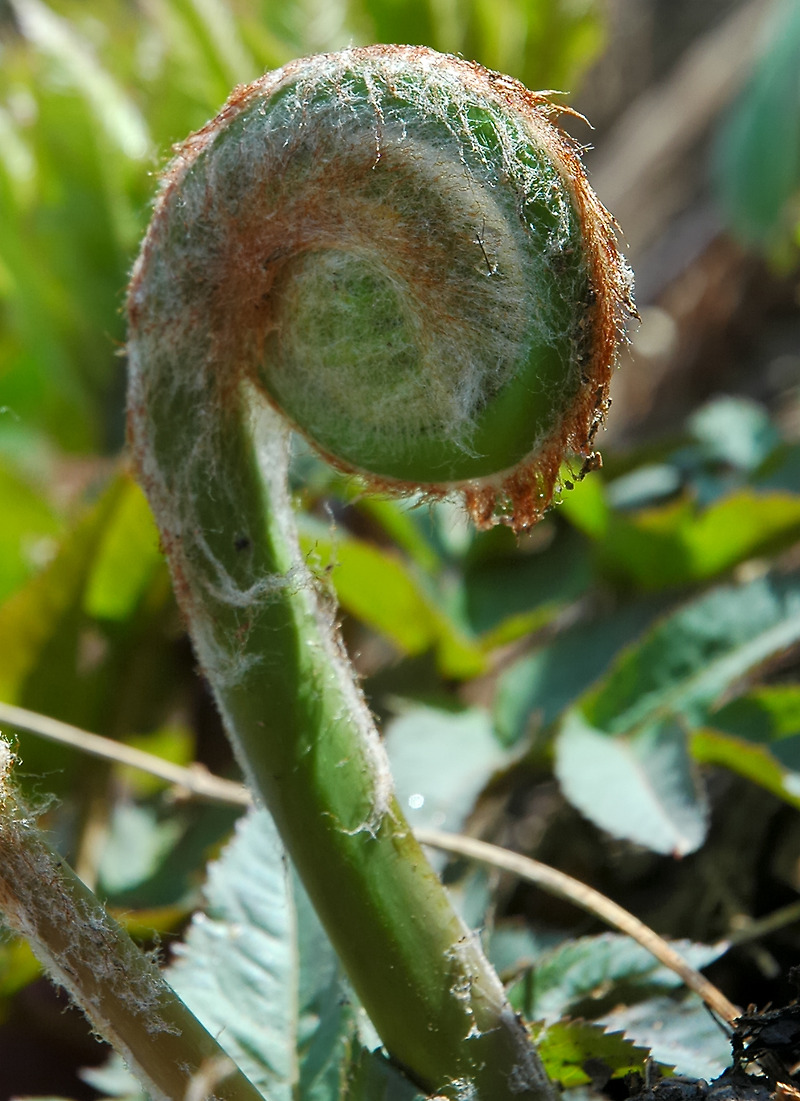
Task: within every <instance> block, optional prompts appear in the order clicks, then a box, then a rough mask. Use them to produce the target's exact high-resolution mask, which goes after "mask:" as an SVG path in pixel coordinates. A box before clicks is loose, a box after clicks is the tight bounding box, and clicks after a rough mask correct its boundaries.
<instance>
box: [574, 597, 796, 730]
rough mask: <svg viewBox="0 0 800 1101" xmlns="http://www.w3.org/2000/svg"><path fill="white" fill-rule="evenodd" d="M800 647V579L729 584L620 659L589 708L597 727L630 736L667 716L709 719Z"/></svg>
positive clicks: (669, 621) (653, 632) (671, 619)
mask: <svg viewBox="0 0 800 1101" xmlns="http://www.w3.org/2000/svg"><path fill="white" fill-rule="evenodd" d="M798 642H800V581H799V580H798V578H797V577H793V576H790V577H763V578H758V579H757V580H755V581H752V582H750V583H749V584H747V585H739V586H736V585H726V586H721V587H719V588H717V589H713V590H712V591H711V592H709V593H706V594H704V595H702V596H701V597H699V598H698V599H695V600H693V601H691V602H689V603H688V604H686V605H685V606H684V607H682V608H679V609H678V610H677V611H676V612H674V613H673V614H671V615H669V616H667V617H665V618H663V619H662V620H661V621H660V622H658V623H657V624H656V625H655V626H654V627H653V628H652V629H651V630H650V631H649V632H648V633H647V634H645V635H644V637H643V638H642V639H641V640H640V641H639V642H637V643H634V644H633V645H631V646H629V647H628V648H627V649H626V650H625V651H623V653H622V654H621V655H620V656H619V657H618V658H617V660H616V661H615V662H614V664H613V666H612V668H611V670H610V672H609V673H608V674H607V675H606V676H605V677H604V678H603V679H602V680H601V681H600V682H599V683H598V685H597V686H596V687H595V688H594V689H593V690H592V691H591V692H589V693H588V694H587V696H586V697H585V698H584V700H583V701H582V702H581V708H582V710H583V713H584V715H585V717H586V720H587V721H588V722H589V724H590V725H592V726H593V727H595V728H596V729H598V730H604V731H608V732H609V733H623V732H627V731H631V730H633V729H634V728H635V727H637V726H638V725H640V724H649V723H651V722H653V720H655V719H657V718H658V717H659V716H663V715H670V714H680V715H684V716H686V718H687V719H688V720H689V721H702V719H703V715H704V711H705V708H707V707H709V706H710V705H711V704H712V703H713V702H714V701H715V700H717V699H719V698H720V697H721V696H722V694H723V693H724V692H726V691H727V690H728V689H729V688H730V687H731V685H732V684H734V683H737V682H739V681H741V680H742V679H743V678H745V677H746V676H747V675H748V674H750V673H752V672H753V671H754V670H755V669H757V668H758V667H760V666H761V665H763V664H764V663H765V662H767V661H769V660H770V659H774V658H776V657H778V656H780V655H781V654H782V653H783V652H784V651H785V650H787V649H788V648H789V647H791V646H794V645H796V644H797V643H798Z"/></svg>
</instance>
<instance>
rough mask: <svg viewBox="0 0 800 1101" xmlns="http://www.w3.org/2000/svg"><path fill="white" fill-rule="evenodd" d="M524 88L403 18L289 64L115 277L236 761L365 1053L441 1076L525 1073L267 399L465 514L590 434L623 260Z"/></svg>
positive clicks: (522, 497)
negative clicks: (389, 748) (299, 495)
mask: <svg viewBox="0 0 800 1101" xmlns="http://www.w3.org/2000/svg"><path fill="white" fill-rule="evenodd" d="M550 111H551V108H550V107H549V105H547V104H546V102H545V101H544V100H543V99H542V97H537V96H535V95H534V94H533V93H529V92H527V91H526V90H525V89H523V88H522V87H521V86H520V85H518V84H516V83H515V82H513V81H509V80H508V79H507V78H501V77H498V75H497V74H491V73H487V72H486V71H485V70H482V69H480V67H479V66H472V65H469V64H467V63H466V62H462V61H460V60H458V59H454V58H447V57H443V56H442V55H437V54H434V53H433V51H427V50H424V49H421V48H410V47H375V48H371V49H366V50H354V51H347V52H345V53H343V54H340V55H322V56H320V57H318V58H311V59H307V60H304V61H300V62H296V63H292V64H291V65H289V66H287V67H286V68H285V69H283V70H279V71H278V72H276V73H272V74H267V76H265V77H264V78H263V80H261V81H257V82H256V83H255V84H253V85H251V86H249V87H247V88H240V89H237V90H236V91H235V92H234V94H233V95H232V97H231V99H230V101H229V102H228V104H227V105H226V106H225V108H223V110H222V112H221V113H220V115H219V116H218V117H217V118H216V119H215V120H213V121H212V122H211V123H209V124H208V126H206V127H205V128H204V129H203V130H201V131H199V132H198V133H197V134H195V135H192V136H191V137H190V138H189V139H187V141H186V142H185V143H184V145H183V146H182V147H181V148H180V150H179V151H178V155H177V157H176V159H175V161H174V162H173V164H172V166H171V167H170V169H169V171H168V173H167V175H166V176H165V180H164V185H163V188H162V192H161V195H160V198H159V200H158V203H157V206H156V211H155V214H154V217H153V219H152V222H151V225H150V229H149V232H148V235H147V238H146V239H145V242H144V245H143V247H142V251H141V253H140V256H139V259H138V261H137V264H136V267H135V269H134V273H133V277H132V281H131V287H130V293H129V316H130V332H129V344H128V351H129V359H130V379H131V381H130V389H129V434H130V443H131V451H132V454H133V457H134V461H135V463H136V466H137V471H138V475H139V478H140V480H141V482H142V484H143V486H144V488H145V490H146V492H147V494H148V497H149V500H150V503H151V507H152V508H153V511H154V514H155V517H156V521H157V523H158V526H159V530H160V532H161V539H162V545H163V548H164V550H165V552H166V554H167V556H168V558H169V562H170V567H171V570H172V576H173V581H174V584H175V589H176V593H177V596H178V599H179V602H180V604H181V607H182V609H183V612H184V614H185V616H186V619H187V621H188V625H189V628H190V632H191V634H192V638H193V640H194V644H195V648H196V651H197V654H198V657H199V659H200V662H201V665H202V667H203V669H204V671H205V673H206V675H207V677H208V679H209V682H210V684H211V686H212V688H213V690H214V694H215V697H216V700H217V703H218V705H219V708H220V711H221V713H222V715H223V718H224V720H225V725H226V728H227V730H228V733H229V735H230V736H231V738H232V740H233V743H234V746H235V748H236V750H237V754H238V757H239V760H240V762H241V764H242V767H243V769H244V771H245V773H246V775H247V777H248V779H249V782H250V783H251V785H252V786H253V789H254V790H255V791H256V792H257V793H258V794H259V796H260V797H261V798H262V799H263V801H264V802H265V804H266V805H267V806H268V808H269V809H270V811H271V812H272V814H273V816H274V817H275V820H276V822H277V825H278V828H279V830H280V832H281V835H282V837H283V840H284V842H285V844H286V847H287V850H288V852H289V854H290V855H291V857H292V859H293V860H294V862H295V864H296V865H297V868H298V870H299V872H300V875H301V877H302V879H303V882H304V885H305V887H306V889H307V891H308V893H309V895H310V897H311V899H312V901H313V903H314V905H315V907H316V908H317V910H318V913H319V914H320V917H321V918H322V921H323V923H324V925H325V927H326V929H327V931H328V934H329V936H330V938H331V940H332V942H333V944H334V946H335V948H336V950H337V951H338V953H339V955H340V957H341V959H342V961H343V963H344V965H345V967H346V969H347V972H348V974H349V977H350V979H351V981H352V983H353V985H354V987H355V990H356V992H357V994H358V996H359V997H360V999H361V1001H362V1002H363V1004H364V1006H365V1008H366V1010H367V1012H368V1013H369V1015H370V1017H371V1018H372V1020H373V1022H374V1024H375V1026H376V1028H377V1030H378V1032H379V1033H380V1035H381V1038H382V1040H383V1042H384V1043H385V1045H386V1047H387V1048H388V1050H389V1052H390V1054H391V1055H392V1057H393V1058H394V1059H395V1060H396V1061H397V1062H399V1063H400V1064H402V1065H403V1066H404V1067H405V1069H406V1071H407V1072H408V1074H409V1075H410V1076H411V1078H412V1079H413V1080H414V1081H415V1082H417V1083H418V1084H419V1085H420V1086H422V1087H423V1088H425V1089H427V1090H428V1091H438V1092H439V1093H440V1094H444V1095H446V1096H448V1097H451V1098H453V1099H456V1098H459V1099H462V1101H463V1099H465V1098H480V1099H482V1101H506V1099H507V1101H510V1099H511V1098H536V1099H537V1101H543V1099H544V1098H546V1097H550V1096H552V1087H551V1085H550V1083H549V1082H548V1080H547V1078H546V1075H545V1072H544V1070H543V1067H542V1065H541V1062H540V1060H539V1058H538V1056H537V1054H536V1052H535V1050H534V1048H533V1046H532V1044H531V1041H530V1038H529V1036H528V1033H527V1031H526V1029H525V1027H524V1025H523V1024H522V1022H521V1021H519V1020H518V1019H517V1018H516V1016H515V1015H514V1013H513V1012H512V1010H511V1009H510V1007H509V1005H508V1003H507V1002H506V999H505V996H504V992H503V989H502V986H501V984H500V982H499V980H498V978H497V976H496V974H495V972H494V971H493V969H492V968H491V967H490V965H489V964H488V963H487V961H486V959H485V958H484V956H483V953H482V951H481V948H480V945H479V943H478V941H477V939H476V937H475V936H474V935H473V934H472V933H471V932H470V931H469V930H468V929H466V928H465V926H464V925H463V924H462V922H461V921H460V919H459V918H458V917H457V916H456V914H455V912H454V911H453V909H452V907H451V904H450V902H449V900H448V897H447V895H446V892H445V891H444V889H443V887H442V886H441V884H440V883H439V881H438V879H437V877H436V876H435V874H434V873H433V871H432V869H431V868H430V866H429V864H428V862H427V860H426V858H425V857H424V855H423V853H422V852H421V850H420V848H419V847H418V845H417V843H416V842H415V840H414V838H413V836H412V834H411V831H410V829H409V827H408V825H407V823H406V821H405V819H404V817H403V815H402V812H401V810H400V808H399V807H398V805H397V802H396V800H395V798H394V795H393V789H392V782H391V776H390V772H389V767H388V763H387V760H386V757H385V754H384V751H383V749H382V746H381V743H380V740H379V738H378V735H377V732H376V731H375V728H374V725H373V722H372V719H371V716H370V715H369V713H368V710H367V708H366V706H365V704H364V701H363V699H362V697H361V695H360V693H359V691H358V689H357V687H356V685H355V682H354V679H353V674H352V670H351V668H350V665H349V663H348V661H347V658H346V656H345V655H344V652H343V649H342V645H341V642H340V639H339V637H338V634H337V631H336V624H335V619H334V610H333V608H332V607H331V606H330V601H329V599H328V597H327V594H326V589H325V586H324V584H322V583H321V582H320V581H319V579H316V578H315V577H314V576H313V575H312V573H311V572H310V570H309V568H308V566H307V564H306V562H305V561H304V560H303V557H302V554H301V552H300V549H299V546H298V541H297V536H296V533H295V528H294V519H293V515H292V509H291V505H290V501H289V498H288V491H287V469H286V468H287V462H288V459H287V454H288V447H287V432H288V429H287V421H288V422H289V423H290V424H292V425H297V426H299V427H301V429H302V430H303V431H306V433H307V434H308V435H309V437H310V438H312V440H314V441H315V442H316V444H317V446H318V447H320V448H321V450H322V451H323V452H324V453H325V454H326V455H327V456H329V457H331V458H332V459H333V460H334V461H335V462H338V463H339V464H340V465H341V466H342V467H343V468H345V469H349V470H363V471H368V472H370V473H371V474H372V475H373V483H374V484H378V485H379V486H383V487H386V486H391V487H394V488H396V489H400V490H401V491H402V490H406V491H408V490H410V489H413V488H419V487H420V485H421V487H422V489H423V491H424V492H427V493H428V494H429V495H440V496H441V495H443V494H445V493H449V492H451V491H452V490H453V489H460V491H461V492H462V495H463V497H464V499H465V502H466V503H467V505H468V507H469V508H470V511H471V512H472V514H473V516H474V517H475V519H476V521H477V522H479V523H481V524H483V525H484V526H486V525H489V524H491V523H492V522H494V519H495V515H496V513H497V512H498V511H499V512H500V514H501V515H503V516H504V518H505V519H506V520H507V522H509V523H511V524H512V526H514V527H515V528H517V529H519V528H522V527H524V526H526V525H529V524H530V523H533V522H535V519H536V518H538V516H539V515H541V512H542V511H543V509H544V508H545V507H546V506H547V504H548V503H549V500H550V498H551V497H552V493H553V487H554V484H555V480H556V478H557V472H558V468H559V465H560V463H561V460H562V458H563V454H564V450H565V448H567V447H569V448H571V449H572V451H574V452H577V453H579V454H580V455H582V456H583V458H584V459H587V460H588V459H590V458H591V457H592V456H593V455H594V452H593V451H592V440H593V438H594V433H595V431H596V429H597V427H598V425H599V422H600V420H601V418H602V413H603V411H604V409H605V407H606V395H607V387H608V377H609V374H610V367H611V362H612V360H613V355H614V350H615V348H616V341H617V338H618V330H619V312H620V307H621V304H622V303H623V301H624V300H625V296H626V291H625V286H626V284H625V281H624V277H623V276H624V273H623V269H622V265H621V262H620V260H619V256H618V253H617V252H616V249H615V246H614V244H613V233H612V230H611V226H610V220H609V218H608V215H607V214H606V213H605V211H603V210H602V207H600V205H599V204H598V203H597V201H596V199H595V198H594V196H592V195H591V193H590V191H589V189H588V187H587V186H586V185H585V181H584V180H583V176H582V174H581V172H580V167H579V165H578V164H577V158H576V157H575V155H574V152H573V151H572V150H571V147H570V146H569V144H568V143H567V142H566V140H565V139H563V136H560V135H559V133H558V131H556V129H555V128H554V127H553V126H552V125H551V123H550V121H549V113H550ZM573 177H574V180H573ZM265 398H266V401H265ZM267 402H269V404H267ZM273 405H274V406H277V407H279V408H280V409H282V410H284V415H283V416H280V415H279V414H278V413H276V412H274V411H273V409H272V408H271V406H273ZM306 416H308V419H306ZM340 444H341V447H340V446H339V445H340ZM509 509H510V511H509Z"/></svg>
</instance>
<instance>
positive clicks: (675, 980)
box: [509, 933, 728, 1022]
mask: <svg viewBox="0 0 800 1101" xmlns="http://www.w3.org/2000/svg"><path fill="white" fill-rule="evenodd" d="M671 945H672V947H673V948H674V949H675V951H676V952H678V953H679V955H681V956H682V957H683V958H684V959H685V960H686V962H687V963H690V964H691V965H692V967H696V968H702V967H706V966H707V965H708V964H709V963H712V962H713V961H714V960H716V959H718V958H719V957H720V956H721V955H722V954H723V953H724V952H725V951H726V949H727V947H728V946H727V945H726V944H717V945H709V944H696V943H693V942H692V941H688V940H677V941H672V942H671ZM680 985H681V979H680V978H679V977H678V976H677V975H676V974H675V972H674V971H671V970H670V969H669V968H667V967H664V966H663V964H660V963H659V962H658V960H657V959H656V958H655V957H654V956H653V955H652V954H651V953H650V952H648V951H647V950H646V949H645V948H643V947H642V946H641V945H640V944H637V943H636V941H634V940H631V938H630V937H625V936H622V935H621V934H619V933H601V934H600V935H599V936H593V937H578V938H576V939H570V940H568V941H566V942H565V943H563V944H560V945H558V946H556V947H555V948H552V949H550V951H548V952H546V953H544V954H543V955H541V956H539V958H538V959H537V960H536V962H535V966H534V967H532V968H531V970H530V972H529V973H527V974H526V975H525V976H524V977H523V978H522V979H520V980H519V981H517V982H516V983H514V985H513V986H512V987H511V988H510V989H509V997H510V999H511V1002H512V1004H513V1006H514V1008H515V1009H517V1010H519V1012H521V1013H524V1014H525V1016H526V1017H528V1018H531V1019H533V1020H540V1019H541V1020H544V1021H547V1022H554V1021H557V1020H559V1018H561V1017H564V1016H575V1015H581V1016H595V1015H596V1012H597V1011H596V1010H595V1011H594V1012H592V1010H591V1006H592V1004H593V1003H594V1004H596V1005H598V1006H599V1007H603V1006H607V1005H608V1004H609V1002H611V1004H614V1003H615V1002H616V1001H620V1000H623V999H624V1000H629V999H630V998H631V997H632V996H633V997H636V996H637V995H638V997H642V996H643V995H645V994H650V995H652V993H653V992H654V991H656V990H664V989H670V988H674V987H678V986H680Z"/></svg>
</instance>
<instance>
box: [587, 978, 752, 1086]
mask: <svg viewBox="0 0 800 1101" xmlns="http://www.w3.org/2000/svg"><path fill="white" fill-rule="evenodd" d="M599 1023H600V1024H602V1025H604V1026H605V1027H606V1028H609V1029H614V1030H617V1029H620V1030H622V1031H624V1032H625V1034H626V1035H627V1036H629V1037H630V1038H631V1039H632V1040H633V1041H634V1042H635V1043H636V1044H641V1045H642V1046H643V1047H647V1048H649V1049H650V1052H651V1054H652V1056H653V1058H654V1059H655V1060H656V1061H657V1062H659V1063H663V1064H665V1065H666V1066H670V1067H674V1068H675V1071H676V1073H677V1074H686V1075H690V1076H691V1077H692V1078H705V1079H706V1080H707V1081H711V1080H712V1079H714V1078H717V1077H718V1076H719V1075H720V1074H721V1073H722V1072H723V1071H724V1070H726V1069H727V1068H728V1067H729V1066H730V1065H731V1052H730V1041H729V1040H728V1038H727V1036H726V1035H725V1032H724V1031H723V1029H722V1028H720V1026H719V1025H718V1024H717V1022H716V1020H715V1019H714V1017H712V1015H711V1013H709V1011H708V1009H707V1008H706V1006H705V1005H704V1003H703V1002H702V1001H701V1000H700V998H698V997H697V995H696V994H688V995H687V996H686V997H685V998H679V999H672V998H666V997H664V998H651V999H649V1000H648V1001H646V1002H641V1003H640V1004H638V1005H632V1006H626V1007H624V1008H622V1009H617V1010H614V1011H613V1012H611V1013H607V1014H606V1015H605V1017H603V1018H601V1020H600V1022H599Z"/></svg>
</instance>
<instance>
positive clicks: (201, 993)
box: [168, 811, 355, 1101]
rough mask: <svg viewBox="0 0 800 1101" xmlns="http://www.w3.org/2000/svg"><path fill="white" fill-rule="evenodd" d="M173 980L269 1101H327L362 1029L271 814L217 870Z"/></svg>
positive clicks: (262, 816) (251, 818)
mask: <svg viewBox="0 0 800 1101" xmlns="http://www.w3.org/2000/svg"><path fill="white" fill-rule="evenodd" d="M205 895H206V907H205V911H204V913H202V914H199V915H197V916H196V917H195V918H194V920H193V922H192V925H191V927H190V929H189V933H188V935H187V938H186V942H185V944H184V945H182V946H180V947H179V948H178V949H177V950H176V955H177V960H176V962H175V964H173V966H172V967H171V968H170V969H169V973H168V978H169V981H170V982H171V983H172V985H173V986H174V988H175V989H176V991H177V992H178V994H179V995H180V996H181V997H182V998H183V999H184V1000H185V1001H186V1003H187V1005H189V1007H190V1008H191V1009H192V1011H193V1012H194V1013H195V1014H196V1015H197V1016H198V1017H199V1018H200V1020H201V1021H202V1022H203V1024H204V1025H205V1026H206V1028H208V1029H209V1030H210V1031H211V1032H212V1033H214V1034H215V1035H219V1038H220V1042H221V1043H222V1044H223V1046H224V1047H225V1048H226V1050H227V1051H228V1053H229V1054H230V1055H231V1057H232V1058H233V1059H234V1061H235V1062H236V1063H237V1065H238V1066H240V1067H241V1069H242V1070H243V1071H244V1073H245V1074H246V1075H247V1077H248V1078H249V1079H250V1080H251V1081H252V1082H253V1084H254V1085H255V1086H256V1087H257V1088H258V1089H261V1090H262V1091H264V1093H265V1096H267V1097H269V1099H270V1101H281V1099H286V1101H289V1099H290V1098H292V1097H293V1090H294V1089H295V1088H296V1087H297V1084H298V1082H299V1083H300V1087H301V1090H302V1093H301V1096H302V1097H303V1098H304V1099H305V1098H308V1099H309V1101H323V1099H325V1101H328V1099H329V1098H333V1097H338V1093H332V1092H331V1088H332V1085H333V1084H334V1083H338V1082H339V1081H340V1079H341V1077H342V1076H343V1074H344V1070H345V1065H346V1061H347V1059H348V1056H349V1048H350V1043H351V1041H352V1038H353V1035H354V1030H355V1015H354V1010H353V1008H352V1004H351V997H350V995H349V992H348V989H347V987H346V986H345V985H344V983H343V979H342V977H341V973H340V971H339V965H338V962H337V960H336V957H335V955H334V953H333V949H332V948H331V946H330V944H329V942H328V940H327V938H326V937H325V936H324V934H322V932H321V930H319V928H318V925H317V923H316V918H315V917H314V914H313V910H312V909H311V906H310V904H309V903H308V902H307V901H306V900H305V899H303V897H302V890H301V888H300V887H299V885H298V883H297V882H296V881H295V880H294V879H293V878H292V877H291V875H290V874H289V871H288V869H287V866H286V863H285V858H284V855H283V849H282V846H281V844H280V841H279V839H278V835H277V832H276V830H275V827H274V825H273V823H272V821H271V819H270V818H269V816H268V815H267V814H266V812H264V811H259V812H252V813H250V814H248V815H247V816H246V817H245V818H244V819H242V820H241V822H240V823H239V826H238V827H237V832H236V837H235V838H234V840H233V842H232V843H231V844H230V845H229V846H228V848H227V849H226V850H225V852H224V854H223V856H222V858H221V859H220V860H219V861H218V862H217V863H216V864H214V865H212V866H211V869H210V871H209V878H208V882H207V885H206V889H205Z"/></svg>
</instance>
